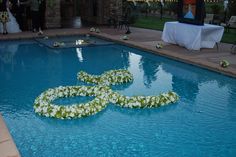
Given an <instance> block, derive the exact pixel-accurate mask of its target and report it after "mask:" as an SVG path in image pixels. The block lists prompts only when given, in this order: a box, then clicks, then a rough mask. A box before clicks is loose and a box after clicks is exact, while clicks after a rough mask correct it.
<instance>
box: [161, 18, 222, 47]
mask: <svg viewBox="0 0 236 157" xmlns="http://www.w3.org/2000/svg"><path fill="white" fill-rule="evenodd" d="M223 33H224V27H222V26H217V25H210V24H204V26H198V25H192V24H185V23H179V22H166V23H165V26H164V30H163V33H162V40H163V41H165V42H167V43H172V44H178V45H180V46H184V47H186V48H187V49H189V50H200V48H213V47H214V46H215V43H216V42H220V40H221V38H222V36H223Z"/></svg>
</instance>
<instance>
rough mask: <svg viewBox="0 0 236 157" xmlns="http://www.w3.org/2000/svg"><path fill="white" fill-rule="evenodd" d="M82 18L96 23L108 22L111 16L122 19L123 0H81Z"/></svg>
mask: <svg viewBox="0 0 236 157" xmlns="http://www.w3.org/2000/svg"><path fill="white" fill-rule="evenodd" d="M81 1H82V3H81V5H82V7H81V10H82V12H81V17H82V20H85V21H88V22H92V23H95V24H107V22H108V19H109V18H111V17H112V18H115V19H116V20H120V18H121V16H122V0H81Z"/></svg>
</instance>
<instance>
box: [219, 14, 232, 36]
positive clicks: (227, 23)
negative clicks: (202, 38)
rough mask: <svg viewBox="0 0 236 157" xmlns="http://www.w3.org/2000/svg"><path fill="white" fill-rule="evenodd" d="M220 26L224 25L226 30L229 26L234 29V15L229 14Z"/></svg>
mask: <svg viewBox="0 0 236 157" xmlns="http://www.w3.org/2000/svg"><path fill="white" fill-rule="evenodd" d="M221 26H224V27H225V28H226V31H227V32H229V29H230V28H234V29H236V16H231V17H230V19H229V21H228V22H226V23H221Z"/></svg>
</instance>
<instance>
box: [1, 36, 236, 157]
mask: <svg viewBox="0 0 236 157" xmlns="http://www.w3.org/2000/svg"><path fill="white" fill-rule="evenodd" d="M120 68H124V69H128V70H129V71H130V72H131V73H132V74H133V76H134V81H133V82H132V83H131V84H127V85H119V86H114V87H112V89H113V90H116V91H118V92H120V93H122V94H124V95H129V96H131V95H158V94H160V93H162V92H167V91H170V90H173V91H175V92H176V93H178V95H179V96H180V100H179V101H178V102H177V103H175V104H170V105H168V106H164V107H161V108H156V109H127V108H120V107H117V106H115V105H112V104H110V105H109V106H108V107H107V108H106V109H105V110H103V111H102V112H100V113H98V114H96V115H94V116H90V117H87V118H83V119H74V120H58V119H52V118H46V117H40V116H38V115H36V114H35V113H34V111H33V103H34V99H35V98H36V97H37V96H38V95H39V94H40V93H41V92H43V91H45V90H46V89H48V88H53V87H57V86H60V85H81V84H83V83H82V82H80V81H78V80H77V79H76V74H77V72H78V71H80V70H84V71H86V72H88V73H91V74H101V73H103V72H104V71H107V70H111V69H120ZM0 74H1V75H0V112H1V113H2V115H3V117H4V120H5V122H6V124H7V126H8V128H9V130H10V132H11V134H12V136H13V138H14V141H15V143H16V145H17V147H18V149H19V151H20V153H21V155H22V156H23V157H71V156H91V157H93V156H128V157H129V156H142V157H143V156H198V157H200V156H204V157H205V156H227V157H230V156H232V157H233V156H235V155H236V103H235V102H236V79H234V78H231V77H227V76H224V75H220V74H218V73H215V72H211V71H208V70H205V69H201V68H198V67H195V66H191V65H188V64H183V63H180V62H177V61H173V60H170V59H167V58H164V57H160V56H157V55H154V54H150V53H147V52H144V51H141V50H138V49H134V48H130V47H126V46H122V45H118V44H108V45H99V46H91V47H82V48H66V49H50V48H49V47H46V46H44V45H42V44H39V43H38V42H37V41H34V40H24V41H1V42H0ZM89 100H91V98H85V97H82V98H81V97H78V98H70V99H63V100H58V103H71V102H78V101H79V102H86V101H89Z"/></svg>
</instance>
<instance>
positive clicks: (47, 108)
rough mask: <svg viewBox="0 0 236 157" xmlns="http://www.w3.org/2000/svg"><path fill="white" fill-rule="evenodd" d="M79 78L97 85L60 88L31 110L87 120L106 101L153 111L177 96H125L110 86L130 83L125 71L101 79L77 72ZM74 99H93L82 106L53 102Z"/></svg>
mask: <svg viewBox="0 0 236 157" xmlns="http://www.w3.org/2000/svg"><path fill="white" fill-rule="evenodd" d="M78 79H80V80H82V81H85V82H87V83H94V84H98V85H96V86H60V87H56V88H53V89H48V90H47V91H45V92H43V93H42V94H40V95H39V96H38V97H37V98H36V99H35V102H34V110H35V112H36V113H38V114H39V115H44V116H46V117H54V118H60V119H71V118H80V117H86V116H90V115H93V114H96V113H98V112H100V111H101V110H103V109H104V108H105V107H106V106H107V105H108V103H109V102H111V103H114V104H117V105H119V106H121V107H128V108H152V107H160V106H164V105H167V104H169V103H174V102H176V101H177V100H178V99H179V97H178V95H177V94H176V93H174V92H168V93H164V94H161V95H159V96H133V97H128V96H124V95H121V94H119V93H117V92H114V91H112V89H111V88H110V87H109V86H110V85H116V84H120V83H125V82H130V81H132V80H133V77H132V75H131V73H130V72H129V71H127V70H122V69H119V70H111V71H107V72H105V73H104V74H102V75H101V76H97V75H90V74H87V73H85V72H79V73H78ZM75 96H94V97H95V98H94V99H93V100H92V101H90V102H88V103H84V104H72V105H70V106H66V105H56V104H53V103H52V102H53V101H54V100H55V99H57V98H67V97H75Z"/></svg>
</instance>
